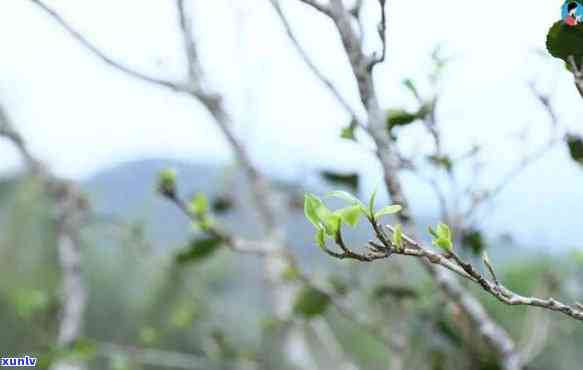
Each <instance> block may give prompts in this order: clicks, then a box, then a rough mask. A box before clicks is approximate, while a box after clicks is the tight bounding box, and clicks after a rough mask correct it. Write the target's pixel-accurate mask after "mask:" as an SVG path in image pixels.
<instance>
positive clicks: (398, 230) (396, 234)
mask: <svg viewBox="0 0 583 370" xmlns="http://www.w3.org/2000/svg"><path fill="white" fill-rule="evenodd" d="M393 244H394V245H395V247H396V248H397V251H402V250H403V226H401V224H399V225H397V226H395V229H394V231H393Z"/></svg>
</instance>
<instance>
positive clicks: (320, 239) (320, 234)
mask: <svg viewBox="0 0 583 370" xmlns="http://www.w3.org/2000/svg"><path fill="white" fill-rule="evenodd" d="M314 240H315V241H316V245H317V246H318V247H320V248H322V249H326V233H325V231H324V229H318V230H317V231H316V235H315V236H314Z"/></svg>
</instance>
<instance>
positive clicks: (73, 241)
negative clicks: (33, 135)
mask: <svg viewBox="0 0 583 370" xmlns="http://www.w3.org/2000/svg"><path fill="white" fill-rule="evenodd" d="M0 137H4V138H6V139H7V140H8V141H10V142H11V143H13V144H14V146H15V147H16V148H17V150H18V151H19V153H20V155H21V156H22V157H23V159H24V161H25V162H26V164H27V167H28V170H29V172H30V173H31V174H32V175H33V176H35V177H37V178H38V179H39V180H40V181H41V183H42V185H43V188H44V191H45V192H46V193H47V194H48V195H49V196H50V197H51V199H52V200H53V202H54V210H53V211H54V216H55V226H54V227H55V229H56V234H57V243H58V255H59V262H60V267H61V272H62V275H63V286H62V299H61V301H62V307H61V315H60V320H59V330H58V339H57V342H58V344H59V346H61V347H62V348H66V347H68V346H70V345H72V344H73V343H74V342H75V341H76V340H77V339H79V337H80V336H81V334H82V331H83V316H84V314H85V307H86V302H87V291H86V288H85V284H84V282H83V276H82V274H81V240H80V229H81V221H82V219H83V217H84V216H85V214H86V213H87V210H88V203H87V200H86V199H85V198H84V197H83V196H82V194H81V191H80V190H79V189H78V188H77V187H76V186H75V185H74V184H72V183H70V182H68V181H65V180H62V179H59V178H57V177H55V176H54V175H53V174H52V173H51V172H50V171H49V170H48V169H47V168H46V167H44V166H43V165H42V164H41V162H40V161H39V160H38V159H36V158H35V157H34V156H33V155H32V154H31V152H30V151H29V150H28V147H27V145H26V142H25V140H24V139H23V138H22V136H21V135H20V133H18V132H17V131H16V129H15V128H14V126H13V125H12V123H11V122H10V120H9V118H8V116H7V114H6V112H5V111H4V108H3V107H2V106H1V105H0ZM67 364H68V365H70V366H72V367H69V369H75V368H78V367H80V365H79V364H77V363H73V362H71V363H68V362H67ZM60 366H65V365H64V364H61V363H57V364H56V365H55V369H59V368H60Z"/></svg>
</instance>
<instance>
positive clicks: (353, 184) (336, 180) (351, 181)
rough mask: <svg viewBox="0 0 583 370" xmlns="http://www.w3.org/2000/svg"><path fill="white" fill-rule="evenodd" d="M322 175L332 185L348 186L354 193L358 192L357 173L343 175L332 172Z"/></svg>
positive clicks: (323, 172)
mask: <svg viewBox="0 0 583 370" xmlns="http://www.w3.org/2000/svg"><path fill="white" fill-rule="evenodd" d="M320 174H321V175H322V177H323V178H324V180H326V181H328V182H330V183H332V184H337V185H342V186H346V187H348V188H350V189H351V190H352V191H354V192H356V191H358V174H356V173H349V174H341V173H336V172H331V171H322V172H321V173H320Z"/></svg>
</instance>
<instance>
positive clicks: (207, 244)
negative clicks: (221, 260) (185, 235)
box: [176, 238, 221, 264]
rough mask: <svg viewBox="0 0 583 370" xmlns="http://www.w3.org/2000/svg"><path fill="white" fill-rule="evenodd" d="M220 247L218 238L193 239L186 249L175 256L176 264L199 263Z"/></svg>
mask: <svg viewBox="0 0 583 370" xmlns="http://www.w3.org/2000/svg"><path fill="white" fill-rule="evenodd" d="M220 246H221V240H220V239H218V238H204V239H193V240H192V241H191V242H190V243H189V245H188V247H187V248H185V249H184V250H183V251H181V252H179V253H178V254H177V255H176V262H177V263H179V264H185V263H191V262H199V261H201V260H203V259H205V258H208V257H210V256H211V255H213V254H214V253H215V252H216V251H217V250H218V248H219V247H220Z"/></svg>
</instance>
